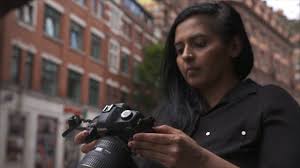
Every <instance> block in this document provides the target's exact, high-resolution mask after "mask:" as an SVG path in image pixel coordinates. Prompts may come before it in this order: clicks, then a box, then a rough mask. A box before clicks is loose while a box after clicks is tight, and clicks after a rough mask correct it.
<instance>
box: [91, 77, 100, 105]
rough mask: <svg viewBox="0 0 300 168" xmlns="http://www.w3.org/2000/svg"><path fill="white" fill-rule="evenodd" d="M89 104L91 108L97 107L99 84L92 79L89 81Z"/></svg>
mask: <svg viewBox="0 0 300 168" xmlns="http://www.w3.org/2000/svg"><path fill="white" fill-rule="evenodd" d="M89 104H90V105H93V106H98V105H99V82H98V81H96V80H94V79H90V81H89Z"/></svg>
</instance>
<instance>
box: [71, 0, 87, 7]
mask: <svg viewBox="0 0 300 168" xmlns="http://www.w3.org/2000/svg"><path fill="white" fill-rule="evenodd" d="M74 1H75V2H76V3H77V4H78V5H80V6H85V0H74Z"/></svg>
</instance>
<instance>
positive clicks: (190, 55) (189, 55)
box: [182, 45, 193, 59]
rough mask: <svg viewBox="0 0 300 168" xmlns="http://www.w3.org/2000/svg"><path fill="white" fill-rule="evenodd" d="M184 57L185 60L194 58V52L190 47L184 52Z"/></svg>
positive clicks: (185, 48)
mask: <svg viewBox="0 0 300 168" xmlns="http://www.w3.org/2000/svg"><path fill="white" fill-rule="evenodd" d="M182 57H183V58H185V59H187V58H192V57H193V54H192V50H191V48H190V47H189V46H188V45H186V46H185V47H184V51H183V53H182Z"/></svg>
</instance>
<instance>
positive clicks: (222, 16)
mask: <svg viewBox="0 0 300 168" xmlns="http://www.w3.org/2000/svg"><path fill="white" fill-rule="evenodd" d="M196 15H201V16H210V17H212V18H213V19H212V22H213V25H214V27H213V28H214V29H213V30H214V31H215V32H216V33H217V34H218V35H219V36H220V37H221V40H222V41H223V42H224V44H225V43H227V42H230V41H232V40H233V38H235V37H237V36H238V37H239V38H240V41H241V43H242V49H241V52H240V54H239V55H238V56H237V57H235V58H233V62H234V71H235V73H236V75H237V78H238V79H240V80H243V79H244V78H246V77H247V76H248V74H249V73H250V71H251V69H252V67H253V52H252V48H251V45H250V42H249V39H248V36H247V34H246V31H245V28H244V25H243V22H242V19H241V17H240V14H239V13H238V12H237V11H236V10H235V9H234V8H233V7H231V6H230V5H229V4H228V3H226V2H223V1H220V2H215V3H201V4H196V5H193V6H190V7H188V8H186V9H184V10H183V11H182V12H181V13H179V15H178V16H177V18H176V19H175V21H174V23H173V25H172V26H171V28H170V31H169V34H168V36H167V39H166V43H165V57H164V58H163V62H162V82H163V90H164V94H165V96H166V102H165V104H164V105H162V107H161V108H160V110H158V111H159V112H160V113H159V114H158V115H159V116H160V117H159V118H160V120H163V122H166V123H167V124H170V125H172V126H174V127H177V128H179V129H181V130H183V131H184V132H186V133H189V134H191V133H192V130H193V129H194V124H195V123H196V122H197V118H198V116H199V115H201V114H203V113H205V112H206V111H207V109H208V105H207V103H206V100H205V99H204V98H202V97H201V95H199V94H197V93H196V92H195V91H194V90H193V88H191V87H190V86H189V85H188V84H187V83H186V81H185V80H184V78H183V76H182V75H181V73H180V71H179V69H178V66H177V64H176V57H177V55H176V49H175V46H174V40H175V32H176V28H177V26H178V25H179V24H180V23H182V22H183V21H185V20H187V19H188V18H190V17H192V16H196Z"/></svg>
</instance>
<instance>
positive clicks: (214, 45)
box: [174, 16, 234, 90]
mask: <svg viewBox="0 0 300 168" xmlns="http://www.w3.org/2000/svg"><path fill="white" fill-rule="evenodd" d="M212 19H213V18H212V17H209V16H192V17H190V18H188V19H186V20H185V21H183V22H182V23H180V24H179V25H178V26H177V28H176V32H175V43H174V45H175V48H176V53H177V57H176V62H177V66H178V68H179V70H180V72H181V74H182V75H183V77H184V79H185V80H186V82H187V83H188V84H189V85H190V86H191V87H193V88H196V89H200V90H202V89H207V88H209V87H213V85H215V83H216V82H222V80H224V79H226V77H227V76H228V75H231V76H232V73H234V72H233V64H232V58H231V53H230V51H231V50H230V49H229V48H230V47H229V45H225V44H224V42H223V41H222V40H221V37H220V36H219V35H218V34H217V33H216V32H214V30H213V26H212V25H213V24H212V21H211V20H212Z"/></svg>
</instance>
